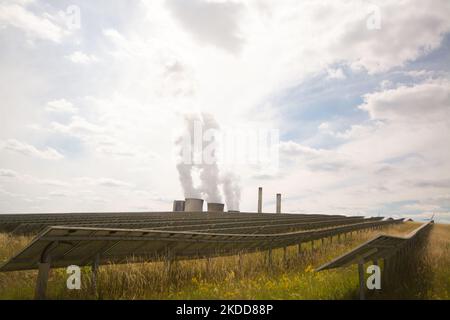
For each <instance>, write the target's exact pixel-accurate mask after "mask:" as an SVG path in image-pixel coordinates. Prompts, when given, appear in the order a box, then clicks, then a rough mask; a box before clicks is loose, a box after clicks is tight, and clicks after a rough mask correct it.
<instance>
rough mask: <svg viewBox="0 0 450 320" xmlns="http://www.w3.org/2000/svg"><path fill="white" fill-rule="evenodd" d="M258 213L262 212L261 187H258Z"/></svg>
mask: <svg viewBox="0 0 450 320" xmlns="http://www.w3.org/2000/svg"><path fill="white" fill-rule="evenodd" d="M258 213H262V187H259V188H258Z"/></svg>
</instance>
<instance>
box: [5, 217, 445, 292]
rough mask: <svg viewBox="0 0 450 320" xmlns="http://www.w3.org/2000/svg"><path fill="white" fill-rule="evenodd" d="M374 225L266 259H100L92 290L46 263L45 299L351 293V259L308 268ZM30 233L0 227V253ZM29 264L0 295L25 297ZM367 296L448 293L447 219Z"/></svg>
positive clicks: (8, 278) (86, 275) (354, 285)
mask: <svg viewBox="0 0 450 320" xmlns="http://www.w3.org/2000/svg"><path fill="white" fill-rule="evenodd" d="M418 225H419V224H416V223H405V224H402V225H396V226H391V227H388V228H386V229H385V230H384V231H383V232H385V233H389V234H406V233H408V232H410V231H412V230H414V229H415V228H416V227H417V226H418ZM378 233H379V230H377V231H365V232H363V233H358V234H357V235H354V236H353V238H352V239H349V238H347V239H346V240H345V241H344V240H343V241H342V242H340V243H338V241H337V238H335V239H334V241H333V242H332V243H329V242H325V243H324V244H323V245H322V243H321V242H320V241H316V242H315V246H314V250H311V245H310V243H306V244H303V247H302V253H301V254H300V255H299V254H298V251H297V247H296V246H295V247H294V246H293V247H289V248H288V250H287V260H286V261H285V260H284V259H283V250H282V249H278V250H274V252H273V264H272V267H271V268H270V267H269V266H268V264H267V263H266V261H267V260H266V258H267V255H266V253H265V252H258V253H252V254H245V255H242V256H241V257H240V258H239V256H232V257H219V258H214V259H211V260H209V261H207V260H206V259H202V260H193V261H179V262H176V263H174V264H173V265H172V267H171V268H170V269H168V268H167V264H165V263H163V262H154V263H142V262H138V263H128V264H123V265H105V266H101V267H100V270H99V279H98V293H97V294H94V293H92V290H90V288H91V282H90V269H89V268H87V267H86V268H83V270H82V272H83V273H82V288H81V290H68V289H67V288H66V279H67V275H66V272H65V269H55V270H52V272H51V275H50V279H49V286H48V298H49V299H357V298H358V278H357V272H356V267H355V266H351V267H348V268H344V269H335V270H330V271H323V272H319V273H317V272H314V268H316V267H318V266H320V265H321V264H323V263H325V262H327V261H329V260H331V259H333V258H335V257H337V256H339V255H341V254H343V253H345V252H347V251H349V250H351V249H353V248H354V247H355V246H357V245H358V244H360V243H362V242H363V241H366V240H368V239H370V238H372V237H373V236H375V235H376V234H378ZM30 240H31V237H10V236H8V235H6V234H0V261H1V262H3V261H6V260H7V259H8V258H9V257H11V256H12V255H13V254H14V253H16V252H18V251H19V250H20V249H21V248H23V247H24V246H25V245H26V244H27V243H28V242H29V241H30ZM36 274H37V272H36V271H20V272H8V273H0V299H32V298H33V295H34V285H35V279H36ZM369 298H373V299H384V298H387V299H397V298H401V299H450V225H442V224H437V225H435V226H434V227H433V230H432V231H431V234H430V238H429V241H428V247H427V249H426V254H425V255H424V257H423V258H422V259H421V261H420V265H419V266H418V274H417V275H415V277H414V279H412V280H411V281H409V282H406V283H405V284H404V285H402V286H399V287H397V288H394V289H393V290H391V291H390V292H383V291H381V292H377V293H376V294H372V295H369Z"/></svg>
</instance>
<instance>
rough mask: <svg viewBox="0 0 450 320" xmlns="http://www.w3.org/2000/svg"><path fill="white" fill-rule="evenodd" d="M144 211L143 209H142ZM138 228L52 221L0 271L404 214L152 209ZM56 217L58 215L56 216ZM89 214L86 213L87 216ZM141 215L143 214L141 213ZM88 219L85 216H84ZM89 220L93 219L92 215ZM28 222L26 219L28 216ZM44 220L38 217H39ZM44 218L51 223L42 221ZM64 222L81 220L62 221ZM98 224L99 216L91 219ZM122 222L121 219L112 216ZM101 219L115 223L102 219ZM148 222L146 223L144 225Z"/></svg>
mask: <svg viewBox="0 0 450 320" xmlns="http://www.w3.org/2000/svg"><path fill="white" fill-rule="evenodd" d="M144 216H145V215H144ZM150 216H151V218H150V219H147V218H148V217H147V218H146V219H147V220H149V221H141V222H136V223H137V224H138V225H139V226H140V227H141V228H133V229H128V228H104V227H100V226H94V227H85V226H50V227H47V228H46V229H45V230H44V231H43V232H41V233H40V234H39V235H38V236H37V237H36V238H35V239H34V240H33V241H32V242H31V243H30V245H28V246H27V247H26V248H25V249H24V250H23V251H22V252H20V253H19V254H18V255H16V256H15V257H13V258H12V259H11V260H10V261H8V262H6V263H5V264H4V265H3V266H1V267H0V271H14V270H28V269H36V267H37V264H38V263H39V262H41V261H42V259H43V256H44V255H45V256H49V255H50V256H51V265H52V267H65V266H69V265H72V264H75V265H79V266H82V265H87V264H90V263H91V262H92V261H93V259H98V260H99V263H100V264H104V263H109V262H114V263H124V262H127V261H128V260H129V258H131V257H134V258H138V259H140V260H145V261H155V260H160V259H162V258H165V259H166V258H168V257H169V258H170V259H195V258H203V257H213V256H220V255H231V254H236V253H240V252H252V251H259V250H267V249H274V248H280V247H286V246H289V245H294V244H299V243H302V242H305V241H311V240H317V239H321V238H324V237H329V236H334V235H338V234H343V233H348V232H352V231H356V230H361V229H366V228H375V227H381V226H384V225H388V224H392V223H399V222H401V221H402V220H388V221H382V220H381V218H370V219H364V218H363V217H344V216H324V215H293V214H244V213H240V214H233V215H231V214H230V215H229V214H207V215H206V214H205V213H201V214H200V213H182V214H181V215H179V214H173V215H172V214H170V217H171V218H168V217H166V216H165V215H164V214H161V215H159V214H151V215H150ZM58 218H59V217H58ZM87 220H89V219H87ZM144 220H145V219H144ZM84 222H85V223H86V220H84ZM91 222H92V221H91ZM26 223H29V221H26ZM41 223H42V221H41ZM45 223H55V222H54V221H50V222H49V221H45ZM64 223H79V222H74V220H72V221H69V220H67V221H64ZM92 223H93V224H97V223H98V222H97V221H95V222H92ZM114 223H117V224H118V225H120V226H123V225H124V224H127V222H125V221H123V220H122V219H117V221H114ZM105 224H109V225H111V224H113V223H112V222H111V221H106V222H105ZM145 226H150V227H145Z"/></svg>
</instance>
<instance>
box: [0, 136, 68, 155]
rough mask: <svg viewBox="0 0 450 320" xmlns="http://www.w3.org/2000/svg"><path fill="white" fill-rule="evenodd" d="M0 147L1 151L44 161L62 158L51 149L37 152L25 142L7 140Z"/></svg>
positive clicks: (0, 143) (37, 150)
mask: <svg viewBox="0 0 450 320" xmlns="http://www.w3.org/2000/svg"><path fill="white" fill-rule="evenodd" d="M0 146H1V148H2V149H3V150H7V151H12V152H16V153H20V154H23V155H26V156H31V157H35V158H40V159H45V160H60V159H63V158H64V156H63V155H62V154H61V153H59V152H58V151H56V150H55V149H53V148H50V147H47V148H45V149H43V150H39V149H37V148H36V147H34V146H32V145H31V144H27V143H25V142H20V141H18V140H15V139H9V140H6V141H3V142H0Z"/></svg>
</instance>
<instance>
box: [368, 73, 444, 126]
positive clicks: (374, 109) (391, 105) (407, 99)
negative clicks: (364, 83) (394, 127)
mask: <svg viewBox="0 0 450 320" xmlns="http://www.w3.org/2000/svg"><path fill="white" fill-rule="evenodd" d="M360 108H361V109H362V110H365V111H367V112H369V114H370V116H371V117H372V119H379V120H394V121H411V120H412V119H413V120H414V121H421V122H427V121H430V120H433V121H446V120H447V119H448V118H449V116H450V82H449V80H447V79H442V78H441V79H436V80H429V81H426V82H423V83H420V84H418V85H412V86H400V87H398V88H395V89H390V90H385V91H380V92H375V93H371V94H367V95H366V96H365V97H364V104H363V105H362V106H361V107H360Z"/></svg>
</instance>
